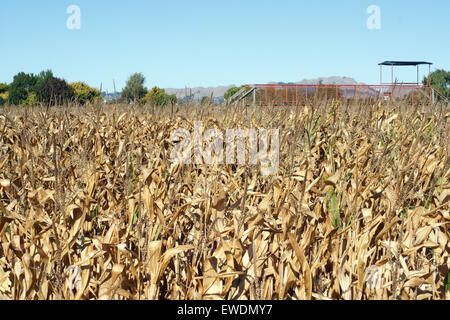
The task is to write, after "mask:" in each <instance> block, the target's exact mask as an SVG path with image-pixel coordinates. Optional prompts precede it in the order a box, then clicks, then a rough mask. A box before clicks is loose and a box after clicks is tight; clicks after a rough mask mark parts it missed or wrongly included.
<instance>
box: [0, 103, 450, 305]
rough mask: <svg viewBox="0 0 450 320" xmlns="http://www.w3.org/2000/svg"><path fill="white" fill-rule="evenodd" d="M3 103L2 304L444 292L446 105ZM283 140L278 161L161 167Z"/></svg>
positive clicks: (449, 195)
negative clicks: (252, 138)
mask: <svg viewBox="0 0 450 320" xmlns="http://www.w3.org/2000/svg"><path fill="white" fill-rule="evenodd" d="M389 103H390V104H388V105H382V104H367V103H366V104H364V103H359V104H333V105H329V104H326V103H318V104H317V105H313V106H309V107H302V108H300V107H298V108H253V107H248V108H240V107H230V108H228V109H225V108H224V107H211V108H206V107H204V106H203V107H198V106H175V107H173V108H170V107H168V108H166V109H163V108H157V109H155V108H149V107H137V106H115V107H107V106H102V107H100V106H98V107H86V108H78V107H74V108H53V109H44V108H33V109H20V108H8V109H6V108H4V109H0V299H448V298H449V292H448V291H447V292H445V281H448V272H449V266H450V262H449V236H450V233H449V228H450V226H449V224H450V220H449V219H450V214H449V201H450V184H449V175H450V173H449V172H450V171H449V168H450V163H449V145H450V144H449V136H450V132H449V122H450V119H449V116H450V112H449V109H448V107H446V106H439V105H438V106H428V105H420V106H411V105H406V104H402V103H394V102H389ZM194 121H202V123H203V128H204V129H208V128H216V129H218V130H222V131H224V130H226V129H229V128H230V129H232V128H235V129H237V128H265V129H272V128H273V129H279V130H280V168H279V171H278V173H277V174H276V175H273V176H261V175H260V170H259V169H260V166H259V165H227V164H223V165H211V166H207V165H203V164H198V165H197V164H189V165H174V164H172V163H171V162H170V153H171V151H172V149H173V147H174V142H173V141H171V133H172V132H173V131H174V130H175V129H177V128H185V129H188V130H190V131H191V132H192V131H193V126H194Z"/></svg>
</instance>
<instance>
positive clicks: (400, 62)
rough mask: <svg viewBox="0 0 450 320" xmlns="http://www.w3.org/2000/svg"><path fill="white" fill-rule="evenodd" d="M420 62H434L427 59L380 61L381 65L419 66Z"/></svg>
mask: <svg viewBox="0 0 450 320" xmlns="http://www.w3.org/2000/svg"><path fill="white" fill-rule="evenodd" d="M419 64H433V63H431V62H426V61H384V62H381V63H379V64H378V65H380V66H417V65H419Z"/></svg>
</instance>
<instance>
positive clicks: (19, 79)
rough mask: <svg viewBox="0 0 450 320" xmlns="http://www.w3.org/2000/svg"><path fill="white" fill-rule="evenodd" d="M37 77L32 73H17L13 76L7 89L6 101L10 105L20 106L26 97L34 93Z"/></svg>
mask: <svg viewBox="0 0 450 320" xmlns="http://www.w3.org/2000/svg"><path fill="white" fill-rule="evenodd" d="M37 82H38V77H37V76H36V75H34V74H32V73H24V72H19V73H18V74H16V75H15V76H14V79H13V82H12V83H11V85H10V87H9V95H8V100H9V103H10V104H13V105H20V104H22V102H23V101H25V100H27V98H28V95H29V94H30V93H32V92H35V89H36V84H37Z"/></svg>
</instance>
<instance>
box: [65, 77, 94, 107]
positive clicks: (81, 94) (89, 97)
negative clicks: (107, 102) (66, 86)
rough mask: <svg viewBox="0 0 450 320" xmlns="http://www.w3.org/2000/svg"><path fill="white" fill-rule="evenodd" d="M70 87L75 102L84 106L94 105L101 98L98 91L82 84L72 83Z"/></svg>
mask: <svg viewBox="0 0 450 320" xmlns="http://www.w3.org/2000/svg"><path fill="white" fill-rule="evenodd" d="M70 87H71V88H72V90H73V91H74V93H75V98H76V100H77V101H78V102H79V103H80V104H82V105H84V104H86V103H94V102H95V101H96V100H97V99H98V98H100V97H101V92H100V90H97V89H95V88H92V87H90V86H88V85H87V84H85V83H84V82H74V83H71V84H70Z"/></svg>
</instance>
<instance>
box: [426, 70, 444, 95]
mask: <svg viewBox="0 0 450 320" xmlns="http://www.w3.org/2000/svg"><path fill="white" fill-rule="evenodd" d="M430 80H431V86H432V87H433V89H434V90H436V91H437V92H438V93H440V94H441V95H442V96H444V97H445V98H447V99H450V71H445V70H442V69H438V70H436V71H434V72H433V73H431V75H430ZM423 84H425V85H427V84H428V78H427V77H425V78H424V79H423Z"/></svg>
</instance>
